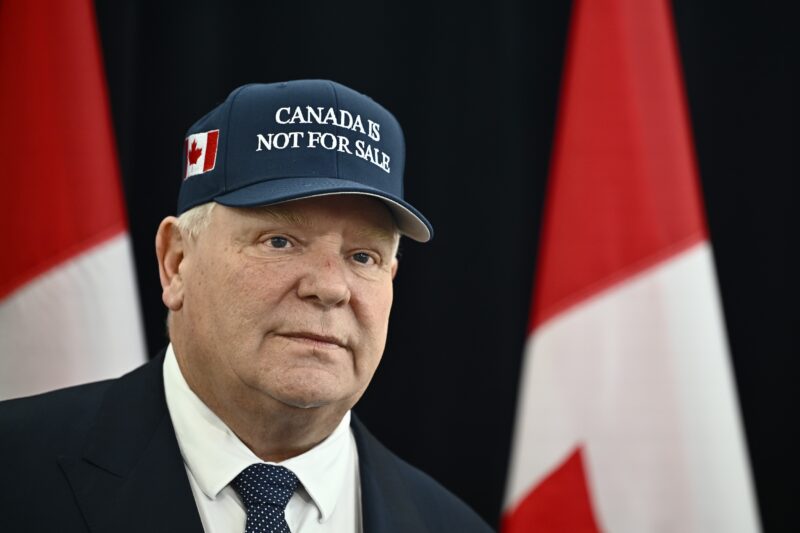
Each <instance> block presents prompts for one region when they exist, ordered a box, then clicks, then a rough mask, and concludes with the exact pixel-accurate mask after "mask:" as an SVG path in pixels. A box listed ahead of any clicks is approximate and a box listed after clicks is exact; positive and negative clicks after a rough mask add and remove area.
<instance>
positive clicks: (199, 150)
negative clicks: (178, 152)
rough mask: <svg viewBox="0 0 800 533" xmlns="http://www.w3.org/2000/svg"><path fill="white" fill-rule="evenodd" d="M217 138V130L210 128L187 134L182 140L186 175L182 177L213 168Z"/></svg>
mask: <svg viewBox="0 0 800 533" xmlns="http://www.w3.org/2000/svg"><path fill="white" fill-rule="evenodd" d="M218 140H219V130H211V131H205V132H203V133H195V134H193V135H189V136H188V137H187V138H186V140H185V141H183V151H184V153H185V154H186V175H184V176H183V179H186V178H188V177H190V176H194V175H195V174H202V173H203V172H208V171H209V170H214V165H215V164H216V162H217V141H218Z"/></svg>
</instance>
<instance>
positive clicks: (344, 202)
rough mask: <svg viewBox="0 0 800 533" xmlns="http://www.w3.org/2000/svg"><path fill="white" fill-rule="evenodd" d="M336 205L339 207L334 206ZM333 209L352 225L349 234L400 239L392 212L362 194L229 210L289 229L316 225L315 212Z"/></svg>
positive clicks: (378, 201)
mask: <svg viewBox="0 0 800 533" xmlns="http://www.w3.org/2000/svg"><path fill="white" fill-rule="evenodd" d="M337 204H338V205H337ZM330 208H336V209H334V210H333V212H334V213H337V212H338V213H341V217H342V218H349V219H352V220H353V221H355V222H360V223H356V224H353V226H352V228H351V231H353V232H354V233H356V234H358V235H361V236H364V237H373V238H381V239H386V240H394V239H396V238H399V230H398V228H397V224H396V222H395V220H394V217H393V216H392V214H391V211H390V210H389V209H388V207H386V205H385V204H384V203H383V202H382V201H380V200H378V199H376V198H371V197H368V196H363V195H330V196H319V197H313V198H304V199H300V200H294V201H290V202H282V203H279V204H272V205H264V206H256V207H244V208H231V209H234V210H235V211H239V212H244V213H249V214H251V215H253V216H254V217H256V218H259V219H271V220H275V221H277V222H279V223H281V224H285V225H288V226H301V227H310V226H313V225H314V224H315V223H317V220H316V219H315V217H314V213H318V212H319V211H320V210H326V211H327V210H328V209H330Z"/></svg>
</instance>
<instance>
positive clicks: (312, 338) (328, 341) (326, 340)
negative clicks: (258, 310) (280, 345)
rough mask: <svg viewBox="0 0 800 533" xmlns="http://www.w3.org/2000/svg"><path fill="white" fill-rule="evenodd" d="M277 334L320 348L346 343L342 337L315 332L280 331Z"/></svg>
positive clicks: (338, 346)
mask: <svg viewBox="0 0 800 533" xmlns="http://www.w3.org/2000/svg"><path fill="white" fill-rule="evenodd" d="M279 335H280V336H281V337H285V338H287V339H291V340H293V341H297V342H303V343H307V344H311V345H314V346H319V347H322V348H326V347H327V348H334V347H335V348H345V347H346V343H345V342H344V341H343V340H342V339H340V338H338V337H333V336H330V335H318V334H316V333H310V332H306V331H292V332H287V333H280V334H279Z"/></svg>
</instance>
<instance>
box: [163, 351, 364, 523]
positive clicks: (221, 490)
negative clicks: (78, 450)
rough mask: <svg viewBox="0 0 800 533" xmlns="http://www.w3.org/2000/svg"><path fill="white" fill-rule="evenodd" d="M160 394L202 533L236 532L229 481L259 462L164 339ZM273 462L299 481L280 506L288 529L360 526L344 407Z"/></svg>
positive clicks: (238, 514)
mask: <svg viewBox="0 0 800 533" xmlns="http://www.w3.org/2000/svg"><path fill="white" fill-rule="evenodd" d="M164 392H165V394H166V397H167V408H168V409H169V414H170V417H171V418H172V425H173V426H174V428H175V435H176V436H177V438H178V445H179V447H180V450H181V455H183V463H184V465H185V466H186V473H187V474H188V476H189V484H190V485H191V487H192V493H193V494H194V499H195V502H197V509H198V511H199V512H200V520H201V521H202V523H203V528H204V530H205V532H206V533H239V532H243V531H244V528H245V523H246V520H247V514H246V512H245V508H244V505H243V504H242V501H241V500H240V499H239V495H238V494H237V493H236V491H235V490H234V489H233V487H231V486H230V482H231V481H232V480H233V479H234V478H235V477H236V476H237V475H239V472H241V471H242V470H244V469H245V468H247V467H248V466H250V465H251V464H254V463H263V462H264V461H262V460H261V459H259V458H258V457H257V456H256V455H255V454H254V453H253V452H252V451H251V450H250V449H249V448H248V447H247V446H245V444H244V443H243V442H242V441H241V440H239V438H238V437H237V436H236V435H235V434H234V433H233V431H231V429H230V428H229V427H228V426H227V425H226V424H225V423H224V422H223V421H222V420H221V419H220V418H219V417H218V416H217V415H215V414H214V413H213V412H212V411H211V409H209V408H208V407H207V406H206V404H204V403H203V401H202V400H201V399H200V398H199V397H198V396H197V395H196V394H195V393H194V392H193V391H192V390H191V389H190V388H189V385H188V384H187V383H186V380H185V379H184V377H183V374H182V373H181V370H180V367H179V366H178V361H177V359H176V358H175V352H174V351H173V349H172V344H170V345H169V346H168V347H167V354H166V357H165V359H164ZM272 464H280V465H281V466H284V467H286V468H288V469H289V470H291V471H292V472H293V473H294V474H295V475H296V476H297V478H298V479H299V480H300V485H298V488H297V490H296V491H295V493H294V495H293V496H292V498H291V499H290V500H289V503H288V505H287V506H286V522H287V523H288V524H289V528H290V529H291V531H292V533H334V532H335V533H344V532H353V533H359V532H360V531H361V483H360V481H359V477H358V452H357V449H356V443H355V440H354V438H353V433H352V431H351V430H350V412H349V411H348V412H347V414H345V416H344V418H342V421H341V423H340V424H339V425H338V426H337V427H336V429H335V430H334V431H333V433H331V434H330V435H329V436H328V438H327V439H325V440H324V441H322V442H321V443H319V444H318V445H316V446H314V447H313V448H312V449H310V450H308V451H307V452H305V453H303V454H301V455H298V456H296V457H292V458H291V459H287V460H286V461H283V462H281V463H272Z"/></svg>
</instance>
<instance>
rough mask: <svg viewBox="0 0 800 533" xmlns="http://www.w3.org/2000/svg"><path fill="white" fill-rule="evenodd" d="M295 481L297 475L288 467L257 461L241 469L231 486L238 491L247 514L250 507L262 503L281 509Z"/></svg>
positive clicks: (286, 501)
mask: <svg viewBox="0 0 800 533" xmlns="http://www.w3.org/2000/svg"><path fill="white" fill-rule="evenodd" d="M297 483H298V480H297V476H295V475H294V474H293V473H292V471H291V470H289V469H288V468H284V467H282V466H277V465H268V464H265V463H258V464H254V465H250V466H248V467H247V468H245V469H244V470H242V472H241V473H240V474H239V475H238V476H236V478H235V479H234V480H233V481H232V482H231V486H233V488H234V489H235V490H236V492H238V493H239V497H240V498H241V499H242V502H243V503H244V506H245V508H246V509H247V513H248V516H249V515H250V512H251V509H253V508H256V507H262V506H264V505H271V506H273V507H277V508H279V509H280V510H281V511H283V509H285V508H286V504H287V503H289V499H291V497H292V494H294V489H295V488H297Z"/></svg>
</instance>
